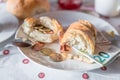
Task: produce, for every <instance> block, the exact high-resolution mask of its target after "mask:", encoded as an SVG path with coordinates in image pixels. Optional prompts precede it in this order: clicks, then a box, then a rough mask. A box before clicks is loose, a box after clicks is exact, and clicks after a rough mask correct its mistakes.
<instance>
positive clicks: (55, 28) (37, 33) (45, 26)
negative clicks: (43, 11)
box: [22, 16, 63, 43]
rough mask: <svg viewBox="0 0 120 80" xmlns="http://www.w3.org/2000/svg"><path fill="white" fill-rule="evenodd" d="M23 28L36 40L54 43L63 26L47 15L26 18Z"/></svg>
mask: <svg viewBox="0 0 120 80" xmlns="http://www.w3.org/2000/svg"><path fill="white" fill-rule="evenodd" d="M22 29H23V31H24V33H26V34H27V35H28V36H29V37H31V38H32V39H34V41H39V42H43V43H52V42H53V41H55V40H57V39H58V37H59V34H60V32H62V31H63V28H62V26H61V25H60V23H58V21H57V20H56V19H53V18H49V17H47V16H43V17H40V18H39V19H36V18H26V19H25V20H24V23H23V24H22Z"/></svg>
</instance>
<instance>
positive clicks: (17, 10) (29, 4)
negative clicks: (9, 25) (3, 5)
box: [7, 0, 50, 19]
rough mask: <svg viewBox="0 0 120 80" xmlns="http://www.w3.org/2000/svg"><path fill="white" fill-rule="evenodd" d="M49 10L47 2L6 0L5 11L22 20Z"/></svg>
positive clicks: (41, 0)
mask: <svg viewBox="0 0 120 80" xmlns="http://www.w3.org/2000/svg"><path fill="white" fill-rule="evenodd" d="M49 10H50V5H49V2H48V0H8V1H7V11H8V12H10V13H12V14H13V15H15V16H16V17H18V18H21V19H24V18H26V17H30V16H33V15H35V14H37V13H41V12H45V11H49Z"/></svg>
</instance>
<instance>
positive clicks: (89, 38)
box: [60, 21, 97, 54]
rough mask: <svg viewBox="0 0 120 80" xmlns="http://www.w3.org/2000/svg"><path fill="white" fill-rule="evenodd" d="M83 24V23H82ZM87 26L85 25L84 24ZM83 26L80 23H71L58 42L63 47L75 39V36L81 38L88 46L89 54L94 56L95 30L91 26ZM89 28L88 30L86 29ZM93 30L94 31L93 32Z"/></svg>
mask: <svg viewBox="0 0 120 80" xmlns="http://www.w3.org/2000/svg"><path fill="white" fill-rule="evenodd" d="M82 22H84V21H82ZM86 25H87V24H86ZM86 25H83V24H82V23H81V22H80V21H77V22H74V23H72V24H71V25H70V26H69V28H68V29H67V31H66V32H65V34H64V35H63V38H62V40H61V41H60V44H61V45H65V43H67V42H69V41H70V39H73V38H75V37H76V36H77V35H79V36H80V37H82V38H83V39H84V40H85V41H86V42H87V43H88V44H87V45H89V46H90V51H91V52H89V53H90V54H94V50H95V39H96V35H97V34H96V30H95V29H94V27H93V26H91V25H92V24H91V25H90V26H89V25H87V26H86ZM88 26H89V28H88ZM93 30H95V31H93Z"/></svg>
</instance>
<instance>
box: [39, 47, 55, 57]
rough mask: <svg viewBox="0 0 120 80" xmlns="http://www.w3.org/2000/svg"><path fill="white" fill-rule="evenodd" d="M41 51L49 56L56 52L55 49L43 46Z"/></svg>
mask: <svg viewBox="0 0 120 80" xmlns="http://www.w3.org/2000/svg"><path fill="white" fill-rule="evenodd" d="M40 52H41V53H42V54H43V55H45V56H49V55H50V54H52V53H54V51H53V50H52V49H50V48H42V49H41V50H40Z"/></svg>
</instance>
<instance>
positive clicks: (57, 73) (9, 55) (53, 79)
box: [0, 0, 120, 80]
mask: <svg viewBox="0 0 120 80" xmlns="http://www.w3.org/2000/svg"><path fill="white" fill-rule="evenodd" d="M0 4H2V3H0ZM50 4H51V11H56V10H62V9H61V8H60V7H59V6H58V4H57V0H50ZM87 10H89V11H87ZM77 11H78V12H79V11H82V12H86V13H87V14H91V15H94V16H96V17H99V18H102V19H104V20H105V21H107V22H109V23H110V24H111V25H113V26H114V27H115V28H116V29H117V30H118V32H119V33H120V22H119V21H120V15H119V16H116V17H104V16H100V15H99V14H98V13H96V12H95V11H94V1H93V0H92V1H91V0H84V2H83V5H82V7H81V9H78V10H77ZM13 38H14V35H13V36H12V37H11V38H9V39H8V40H6V41H5V42H3V43H1V44H0V79H1V80H120V58H119V57H118V58H117V59H116V60H115V61H114V63H112V64H110V65H109V66H105V67H102V68H100V69H96V70H92V71H84V72H79V71H75V72H73V71H61V70H54V69H50V68H47V67H44V66H42V65H38V64H35V63H33V62H32V61H31V60H29V59H28V58H26V57H25V56H23V55H22V54H21V53H20V52H19V51H18V49H17V48H16V47H14V46H12V47H11V46H9V45H8V44H9V43H10V41H11V40H12V39H13Z"/></svg>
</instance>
